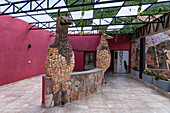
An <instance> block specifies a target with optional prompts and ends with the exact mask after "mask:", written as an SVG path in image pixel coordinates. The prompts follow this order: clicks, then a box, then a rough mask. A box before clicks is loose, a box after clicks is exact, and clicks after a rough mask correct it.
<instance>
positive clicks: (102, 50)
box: [96, 33, 113, 78]
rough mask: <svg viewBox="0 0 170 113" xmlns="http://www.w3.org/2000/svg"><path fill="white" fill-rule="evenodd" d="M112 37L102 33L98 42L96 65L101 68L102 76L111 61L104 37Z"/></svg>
mask: <svg viewBox="0 0 170 113" xmlns="http://www.w3.org/2000/svg"><path fill="white" fill-rule="evenodd" d="M112 38H113V37H112V36H109V35H107V34H105V33H102V36H101V40H100V44H99V46H98V47H97V55H96V56H97V57H96V67H98V68H103V72H102V78H104V73H105V71H106V70H107V69H108V68H109V66H110V62H111V53H110V49H109V45H108V41H107V40H106V39H112Z"/></svg>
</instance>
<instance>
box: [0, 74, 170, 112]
mask: <svg viewBox="0 0 170 113" xmlns="http://www.w3.org/2000/svg"><path fill="white" fill-rule="evenodd" d="M106 81H107V84H104V85H103V86H102V89H101V90H99V91H98V92H97V93H95V94H92V95H90V96H88V97H85V98H83V99H81V100H76V101H73V102H71V103H67V104H66V105H65V106H64V107H52V108H46V109H45V108H43V107H41V76H38V77H34V78H31V79H27V80H24V81H20V82H17V83H14V84H10V85H6V86H3V87H0V113H170V99H169V98H167V97H165V96H163V95H162V94H160V93H158V92H157V91H155V90H153V89H150V88H147V87H146V86H145V85H143V84H142V83H140V82H137V81H136V80H134V79H130V78H128V77H127V75H125V74H114V75H113V74H112V73H111V72H107V74H106Z"/></svg>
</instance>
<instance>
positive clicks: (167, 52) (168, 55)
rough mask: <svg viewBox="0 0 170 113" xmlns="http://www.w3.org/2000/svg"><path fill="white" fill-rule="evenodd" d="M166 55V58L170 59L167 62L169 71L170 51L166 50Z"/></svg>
mask: <svg viewBox="0 0 170 113" xmlns="http://www.w3.org/2000/svg"><path fill="white" fill-rule="evenodd" d="M164 53H166V56H167V57H168V60H166V66H167V69H168V70H169V65H170V50H164Z"/></svg>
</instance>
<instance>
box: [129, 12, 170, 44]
mask: <svg viewBox="0 0 170 113" xmlns="http://www.w3.org/2000/svg"><path fill="white" fill-rule="evenodd" d="M169 20H170V12H168V13H166V14H164V15H162V16H160V17H158V18H156V19H155V20H154V21H153V22H154V23H148V24H146V25H144V26H142V27H140V28H138V29H136V30H135V33H134V36H133V37H132V38H131V39H130V41H135V40H137V39H140V38H144V37H147V36H151V35H154V34H157V33H160V32H164V31H167V30H170V21H169Z"/></svg>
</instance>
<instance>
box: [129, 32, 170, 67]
mask: <svg viewBox="0 0 170 113" xmlns="http://www.w3.org/2000/svg"><path fill="white" fill-rule="evenodd" d="M131 56H132V63H131V67H134V66H135V65H139V62H140V40H136V41H135V42H133V43H132V45H131ZM145 68H146V69H148V68H152V69H156V68H157V69H167V70H169V69H170V36H169V31H166V32H162V33H158V34H155V35H152V36H149V37H146V44H145Z"/></svg>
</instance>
